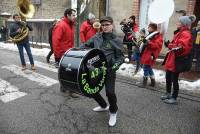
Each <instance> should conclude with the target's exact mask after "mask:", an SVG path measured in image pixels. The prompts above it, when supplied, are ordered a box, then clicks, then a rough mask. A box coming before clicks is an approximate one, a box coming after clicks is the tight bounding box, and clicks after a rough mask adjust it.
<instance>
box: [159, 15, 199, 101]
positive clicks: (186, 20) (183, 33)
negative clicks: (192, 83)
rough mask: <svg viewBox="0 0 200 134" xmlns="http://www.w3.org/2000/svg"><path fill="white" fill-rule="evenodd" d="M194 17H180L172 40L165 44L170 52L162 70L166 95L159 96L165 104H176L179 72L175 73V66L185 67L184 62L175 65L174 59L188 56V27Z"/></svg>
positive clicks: (190, 41) (190, 37)
mask: <svg viewBox="0 0 200 134" xmlns="http://www.w3.org/2000/svg"><path fill="white" fill-rule="evenodd" d="M194 20H195V17H194V16H181V17H180V18H179V20H178V21H177V23H176V26H177V29H178V31H177V32H176V33H175V35H174V37H173V40H172V41H171V42H170V43H169V44H167V47H168V49H169V50H170V51H169V52H168V54H167V55H166V57H165V60H164V68H165V70H166V93H165V94H164V95H162V96H161V99H162V100H164V102H165V103H167V104H176V103H177V101H176V99H177V97H178V92H179V83H178V78H179V72H177V69H176V66H179V67H183V66H185V63H186V61H183V62H184V63H183V64H182V65H176V64H175V58H176V57H180V56H186V55H188V54H190V52H191V49H192V34H191V32H190V27H191V24H192V22H194ZM172 84H173V93H172V94H171V87H172Z"/></svg>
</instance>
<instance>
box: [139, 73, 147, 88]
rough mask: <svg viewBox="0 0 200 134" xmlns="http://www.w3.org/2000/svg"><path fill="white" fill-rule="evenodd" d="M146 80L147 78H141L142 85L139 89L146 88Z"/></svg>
mask: <svg viewBox="0 0 200 134" xmlns="http://www.w3.org/2000/svg"><path fill="white" fill-rule="evenodd" d="M147 80H148V77H145V76H144V77H143V82H142V84H141V85H140V86H139V87H142V88H145V87H146V86H147Z"/></svg>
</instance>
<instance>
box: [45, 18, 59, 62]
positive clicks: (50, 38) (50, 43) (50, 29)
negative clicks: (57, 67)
mask: <svg viewBox="0 0 200 134" xmlns="http://www.w3.org/2000/svg"><path fill="white" fill-rule="evenodd" d="M56 23H57V20H54V21H53V24H52V26H51V27H50V28H49V31H48V35H49V45H50V49H51V50H50V52H49V53H48V55H47V57H46V60H47V63H50V61H49V59H50V57H51V55H52V54H53V46H52V31H53V28H54V26H55V25H56Z"/></svg>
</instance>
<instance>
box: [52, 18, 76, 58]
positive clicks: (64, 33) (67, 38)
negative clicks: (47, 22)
mask: <svg viewBox="0 0 200 134" xmlns="http://www.w3.org/2000/svg"><path fill="white" fill-rule="evenodd" d="M52 44H53V51H54V55H55V58H56V59H60V58H61V57H62V55H63V54H64V53H65V52H66V51H67V50H68V49H70V48H72V47H74V23H72V22H70V21H69V20H68V18H67V17H64V18H63V19H62V20H61V21H60V22H58V24H56V26H55V27H54V29H53V32H52Z"/></svg>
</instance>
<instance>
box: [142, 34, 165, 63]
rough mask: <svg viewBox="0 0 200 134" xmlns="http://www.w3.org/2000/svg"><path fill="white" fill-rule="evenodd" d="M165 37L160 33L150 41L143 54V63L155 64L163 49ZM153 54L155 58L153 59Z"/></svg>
mask: <svg viewBox="0 0 200 134" xmlns="http://www.w3.org/2000/svg"><path fill="white" fill-rule="evenodd" d="M162 44H163V37H162V35H161V34H160V33H159V34H157V35H155V36H154V37H153V38H152V39H150V40H149V41H148V44H147V46H146V48H145V50H144V52H143V54H142V56H141V64H143V65H150V66H153V65H154V64H155V61H156V59H157V58H158V55H159V54H160V51H161V49H162ZM152 56H153V59H152Z"/></svg>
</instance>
